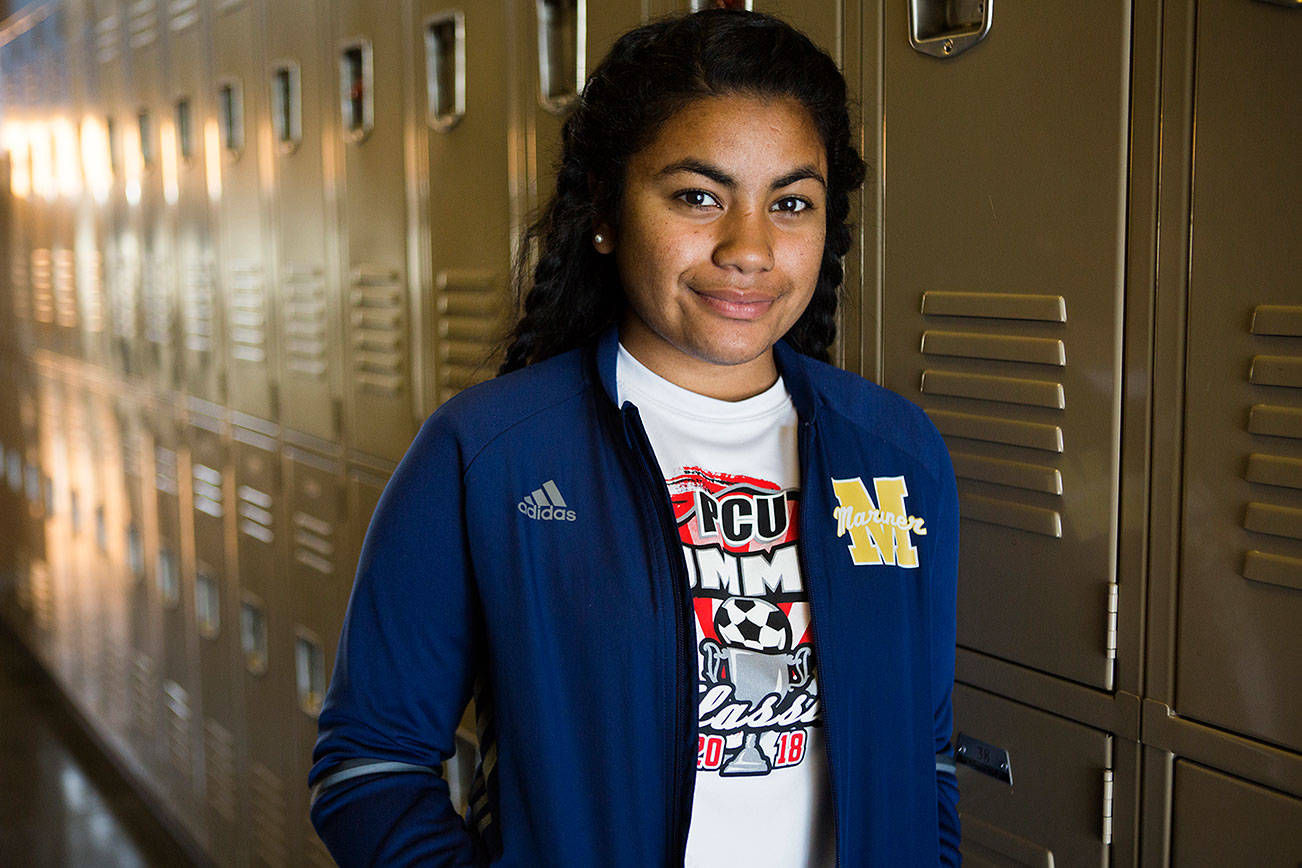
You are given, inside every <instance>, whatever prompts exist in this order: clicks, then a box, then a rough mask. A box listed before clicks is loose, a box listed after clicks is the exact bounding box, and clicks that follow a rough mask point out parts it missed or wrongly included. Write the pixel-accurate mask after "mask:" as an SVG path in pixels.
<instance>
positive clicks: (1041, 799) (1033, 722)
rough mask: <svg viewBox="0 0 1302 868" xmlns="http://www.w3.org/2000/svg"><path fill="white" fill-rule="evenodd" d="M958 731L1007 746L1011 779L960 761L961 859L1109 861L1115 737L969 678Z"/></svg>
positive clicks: (1048, 867) (959, 692)
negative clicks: (1109, 783)
mask: <svg viewBox="0 0 1302 868" xmlns="http://www.w3.org/2000/svg"><path fill="white" fill-rule="evenodd" d="M954 721H955V732H957V733H961V734H962V735H964V736H968V737H970V738H974V739H976V740H978V741H980V742H983V743H985V744H986V745H991V746H993V747H996V748H1000V749H1002V750H1005V751H1007V753H1008V760H1009V765H1010V767H1011V768H1010V770H1011V774H1012V785H1011V786H1010V785H1009V784H1007V783H1005V782H1004V781H1002V780H997V779H996V778H994V777H992V776H990V775H988V774H985V773H983V772H980V771H977V770H976V768H975V767H974V766H972V765H968V764H964V763H960V764H959V766H958V786H959V793H960V801H959V811H960V813H961V817H962V824H963V863H964V864H965V865H968V866H972V868H984V866H1012V865H1018V866H1028V868H1029V866H1035V868H1075V866H1093V868H1099V866H1106V865H1107V864H1108V846H1107V845H1106V844H1105V843H1104V834H1105V829H1104V807H1103V805H1104V800H1103V797H1104V788H1105V783H1104V781H1105V776H1106V773H1110V771H1109V770H1110V769H1111V765H1112V742H1111V740H1112V736H1110V735H1108V734H1107V733H1104V732H1099V731H1098V730H1095V729H1090V728H1089V727H1086V726H1082V725H1081V724H1078V723H1073V722H1072V721H1070V720H1067V719H1065V718H1061V717H1058V716H1056V715H1052V714H1049V713H1047V712H1044V711H1039V710H1037V709H1034V708H1031V707H1029V706H1025V705H1021V704H1019V703H1016V702H1011V701H1009V700H1007V699H1004V698H1002V697H999V696H996V695H994V694H992V693H986V692H985V691H982V690H977V689H975V688H972V687H968V686H966V685H963V684H959V685H956V686H955V688H954Z"/></svg>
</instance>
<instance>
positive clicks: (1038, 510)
mask: <svg viewBox="0 0 1302 868" xmlns="http://www.w3.org/2000/svg"><path fill="white" fill-rule="evenodd" d="M959 513H960V514H961V515H962V516H963V517H964V518H969V519H972V520H973V521H983V522H985V523H986V524H998V525H1002V526H1004V527H1011V528H1016V529H1018V530H1025V531H1029V532H1031V533H1038V534H1043V535H1044V536H1051V537H1056V538H1060V537H1061V536H1062V514H1061V513H1059V512H1058V511H1057V510H1053V509H1045V508H1044V507H1041V506H1028V505H1026V504H1024V503H1016V502H1014V501H1011V500H1002V499H1000V498H995V497H982V496H980V495H975V494H961V495H960V496H959Z"/></svg>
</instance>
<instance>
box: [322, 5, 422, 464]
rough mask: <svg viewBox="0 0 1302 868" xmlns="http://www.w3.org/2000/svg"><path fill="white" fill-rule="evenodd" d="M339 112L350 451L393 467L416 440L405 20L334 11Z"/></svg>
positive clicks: (360, 10)
mask: <svg viewBox="0 0 1302 868" xmlns="http://www.w3.org/2000/svg"><path fill="white" fill-rule="evenodd" d="M334 13H335V14H334V19H335V20H334V36H335V40H336V41H335V56H334V59H333V63H332V67H333V70H334V72H333V75H334V78H335V81H336V85H335V93H336V98H337V100H338V105H339V110H338V111H337V112H333V113H332V115H333V117H332V124H331V126H332V130H331V135H332V136H333V137H334V139H335V142H336V143H337V145H338V146H337V148H336V149H335V152H336V154H337V156H336V162H335V168H334V171H335V172H336V173H337V176H338V178H339V182H340V183H339V191H338V192H339V197H338V201H339V227H338V231H339V237H340V246H341V251H340V254H341V259H340V261H341V264H342V268H343V281H344V285H343V287H342V292H343V298H344V308H345V312H344V322H345V328H346V334H347V337H346V340H345V344H344V354H345V358H346V359H347V366H346V370H345V372H344V382H345V384H346V399H345V400H346V404H347V414H348V437H347V441H348V445H349V447H350V448H351V449H354V450H357V451H360V452H362V453H365V454H367V455H373V456H377V457H379V458H382V459H386V460H393V461H396V460H397V459H398V458H400V457H401V456H402V454H403V452H404V451H406V448H407V445H408V444H409V443H410V442H411V438H412V436H413V435H414V434H415V428H414V408H413V405H412V401H413V398H414V395H413V391H412V383H411V371H412V358H411V347H410V343H411V335H410V322H411V319H410V317H411V314H410V311H411V299H410V298H409V295H408V293H409V287H408V280H407V231H408V223H407V219H406V218H407V214H406V208H405V207H404V203H406V202H407V183H406V182H407V172H406V170H405V169H404V167H405V166H406V165H407V160H406V155H405V151H404V148H403V135H404V129H403V110H402V107H403V104H404V100H403V94H404V84H403V75H404V70H403V58H402V45H403V42H402V18H401V16H400V15H398V14H394V15H387V16H380V17H377V16H375V15H373V14H372V10H371V5H370V4H369V3H367V2H363V0H349V2H346V3H340V4H338V5H337V7H336V8H335V10H334Z"/></svg>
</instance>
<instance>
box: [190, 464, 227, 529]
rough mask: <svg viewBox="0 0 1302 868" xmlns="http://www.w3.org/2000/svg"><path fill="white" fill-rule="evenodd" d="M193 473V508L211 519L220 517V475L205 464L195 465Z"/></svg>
mask: <svg viewBox="0 0 1302 868" xmlns="http://www.w3.org/2000/svg"><path fill="white" fill-rule="evenodd" d="M193 472H194V508H195V509H196V510H198V511H199V512H202V513H204V514H205V515H210V516H212V517H213V518H221V517H222V475H221V472H220V471H218V470H214V469H213V468H211V467H209V466H208V465H206V464H198V463H196V464H195V465H194V468H193Z"/></svg>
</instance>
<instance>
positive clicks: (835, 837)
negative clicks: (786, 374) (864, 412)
mask: <svg viewBox="0 0 1302 868" xmlns="http://www.w3.org/2000/svg"><path fill="white" fill-rule="evenodd" d="M813 431H814V423H813V422H808V421H802V422H801V423H800V435H799V436H800V469H801V473H802V474H805V473H807V472H808V469H809V449H810V444H811V442H812V440H813ZM801 488H802V489H806V490H808V488H809V486H808V485H806V484H805V480H804V477H802V481H801ZM800 503H801V517H800V543H799V545H797V546H796V558H797V560H798V561H799V563H800V574H801V575H802V576H804V577H805V588H806V591H807V593H808V597H809V613H810V622H811V624H812V626H813V629H814V650H815V651H816V652H817V653H818V654H819V660H820V661H821V660H822V659H823V657H822V651H823V649H824V648H826V647H827V646H826V645H824V644H823V640H822V638H821V637H820V636H819V634H818V625H819V623H821V622H820V620H819V617H818V611H817V606H815V604H814V598H815V594H814V592H813V589H812V587H811V586H812V585H813V583H814V579H813V577H812V574H811V573H810V571H809V562H808V561H807V560H806V558H805V552H806V551H807V550H808V549H809V545H810V542H811V540H810V538H809V534H808V533H806V531H807V529H808V525H807V523H806V522H805V514H806V513H805V509H804V507H805V506H806V505H807V503H808V501H807V500H806V499H805V498H804V497H802V498H801V499H800ZM818 678H819V681H820V682H821V683H820V684H819V688H818V690H819V693H820V694H821V695H822V696H823V697H824V699H823V700H820V701H821V703H822V706H823V737H824V738H823V740H824V742H825V745H824V748H825V751H826V753H827V787H828V789H829V790H830V791H831V792H830V793H828V796H829V798H831V800H832V844H833V846H834V848H835V853H836V866H837V868H840V866H841V833H840V830H841V816H840V807H839V805H838V804H837V799H836V763H834V762H833V761H832V759H833V757H834V755H835V754H834V752H833V750H832V715H831V714H829V713H828V704H827V702H826V699H825V697H826V696H827V693H828V690H827V687H828V684H827V670H826V669H823V670H821V671H820V672H819V675H818Z"/></svg>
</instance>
